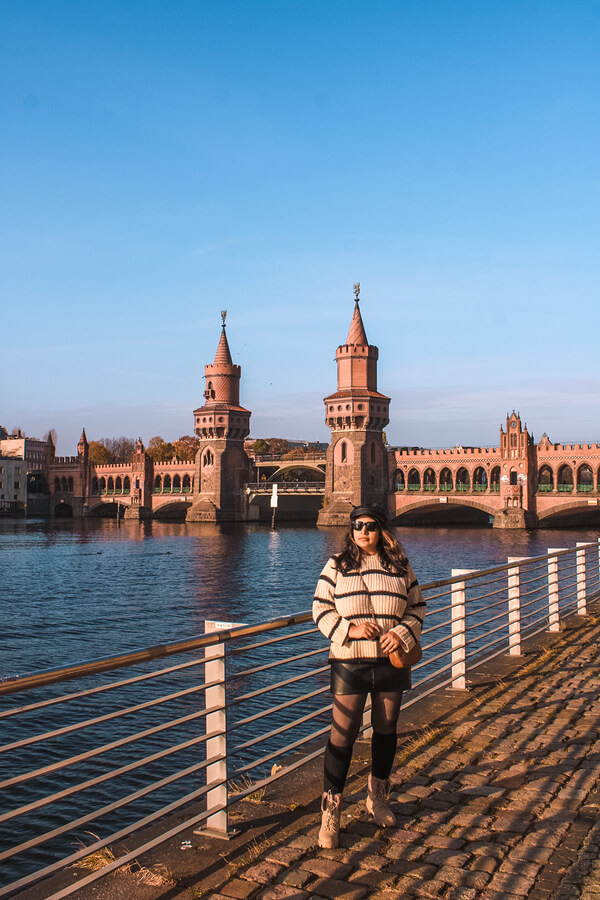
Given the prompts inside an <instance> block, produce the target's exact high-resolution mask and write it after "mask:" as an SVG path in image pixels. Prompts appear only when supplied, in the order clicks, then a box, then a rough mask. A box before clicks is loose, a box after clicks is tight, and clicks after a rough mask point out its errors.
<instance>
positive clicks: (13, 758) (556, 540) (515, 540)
mask: <svg viewBox="0 0 600 900" xmlns="http://www.w3.org/2000/svg"><path fill="white" fill-rule="evenodd" d="M343 534H344V532H343V530H340V529H317V528H315V527H310V526H304V525H302V526H300V525H296V526H295V525H292V524H286V525H282V526H280V527H278V528H277V529H276V530H271V529H270V528H268V527H266V526H263V525H238V526H213V525H205V524H190V525H186V524H184V523H168V522H157V521H150V522H141V523H140V522H130V521H123V522H122V523H121V526H120V527H119V526H118V525H117V523H116V522H115V521H114V520H96V519H93V520H92V519H90V520H81V521H77V520H59V521H53V520H33V519H31V520H23V519H20V520H7V519H4V520H2V519H0V610H1V615H0V678H6V677H11V676H16V675H23V674H25V673H28V672H32V671H35V670H40V669H49V668H55V667H59V666H64V665H68V664H73V663H76V662H81V661H85V660H89V659H93V658H97V657H103V656H111V655H116V654H119V653H123V652H126V651H128V650H133V649H136V648H141V647H149V646H153V645H156V644H162V643H165V642H168V641H176V640H182V639H185V638H189V637H192V636H194V635H198V634H201V633H203V632H204V621H205V620H206V619H217V620H224V621H227V622H246V623H258V622H261V621H265V620H268V619H272V618H275V617H277V616H280V615H286V614H292V613H296V612H303V611H308V610H309V609H310V606H311V601H312V594H313V590H314V586H315V583H316V580H317V577H318V574H319V571H320V569H321V567H322V565H323V564H324V563H325V561H326V560H327V558H328V557H329V556H330V555H331V554H332V553H334V552H336V550H338V549H339V547H340V544H341V540H342V538H343ZM397 534H398V537H399V539H400V540H401V541H402V543H403V544H404V547H405V549H406V552H407V555H408V557H409V559H410V560H411V562H412V564H413V567H414V569H415V571H416V573H417V576H418V577H419V580H420V581H421V583H426V582H429V581H433V580H436V579H440V578H447V577H450V574H451V569H452V568H466V569H483V568H486V567H488V566H493V565H499V564H503V563H505V562H506V560H507V557H509V556H537V555H542V554H544V553H546V552H547V549H548V547H554V548H556V547H565V548H566V547H572V546H574V544H575V542H576V541H595V540H597V532H595V531H592V530H589V529H577V530H575V529H573V530H547V531H535V532H525V531H494V530H493V529H491V528H477V529H475V528H405V529H397ZM431 617H432V618H431V620H434V617H435V611H434V610H432V611H431ZM310 640H312V641H314V642H317V643H318V642H319V641H320V643H321V644H324V642H323V641H321V640H320V636H318V635H317V636H314V635H313V636H311V638H310ZM313 646H314V645H313ZM302 649H305V648H302ZM260 652H261V651H259V656H258V657H257V661H258V662H261V661H264V659H262V658H260ZM268 652H272V651H268ZM233 662H234V663H235V659H234V660H233ZM324 662H325V660H324V659H323V660H322V661H321V662H320V663H318V665H322V664H323V663H324ZM162 665H164V662H163V663H162ZM197 671H198V670H197V669H191V670H189V671H188V670H186V672H185V673H183V674H181V673H180V674H178V675H177V676H176V677H173V678H171V680H170V682H169V684H168V687H169V690H179V689H181V688H182V687H183V688H186V687H188V686H189V685H190V684H193V683H194V679H195V680H196V683H198V678H199V675H198V674H196V673H197ZM233 671H240V669H235V668H234V669H233ZM132 672H133V670H132V669H129V670H124V671H122V672H121V673H116V674H114V673H109V674H108V675H106V676H101V679H102V678H104V683H106V682H108V681H110V680H111V679H112V680H114V679H115V678H125V677H127V676H128V675H130V674H131V673H132ZM288 674H289V673H288ZM267 677H268V676H265V675H263V674H261V675H258V676H254V677H253V678H252V679H250V680H247V679H246V682H245V684H244V690H256V689H260V688H262V687H263V684H264V679H265V678H267ZM274 677H275V678H277V677H281V676H277V675H275V676H274ZM319 677H321V676H319ZM186 679H187V680H186ZM323 679H325V676H323ZM96 683H97V682H93V681H92V680H90V681H89V682H88V683H87V684H86V683H84V684H83V686H92V685H93V684H96ZM323 684H326V679H325V680H323ZM145 685H146V682H144V683H143V684H142V685H135V686H134V687H128V688H126V689H125V690H124V691H123V693H122V694H119V692H115V691H111V692H110V694H109V695H106V694H99V695H97V698H95V699H94V700H93V701H92V703H91V707H89V708H88V707H85V708H84V706H83V705H82V706H81V707H80V706H79V705H78V704H79V701H75V702H70V703H67V704H61V706H59V707H52V706H51V707H48V708H47V709H42V710H39V711H35V712H33V713H28V714H26V715H25V716H18V717H14V718H12V717H11V718H7V719H4V720H3V721H0V729H1V739H0V744H3V743H5V742H9V741H15V740H21V739H24V738H28V737H29V736H30V735H31V734H32V733H34V734H36V733H40V732H44V731H51V730H54V729H55V728H57V727H59V726H63V725H68V724H69V723H71V722H77V721H80V719H81V717H82V716H84V717H85V716H90V715H96V714H102V713H104V712H105V711H106V709H111V708H120V707H126V706H127V707H128V706H131V705H135V704H137V703H139V702H143V701H144V700H146V699H147V697H148V695H147V694H145V693H144V691H145V690H146V687H145ZM77 687H80V685H79V684H77ZM73 689H74V687H72V686H70V685H67V686H66V687H61V686H58V687H55V688H51V689H46V694H44V692H42V694H40V692H39V691H38V692H35V696H32V697H31V698H30V697H29V696H28V697H27V698H25V696H19V695H14V696H12V697H8V698H5V699H4V700H2V701H0V710H2V709H9V710H10V709H12V708H14V707H17V706H20V705H22V704H23V703H25V702H30V700H33V699H35V700H39V699H45V698H47V697H51V696H55V695H56V694H60V693H61V691H62V692H64V691H65V690H73ZM119 690H120V689H119ZM290 690H291V691H292V693H293V689H286V691H285V692H284V694H283V696H282V699H284V700H288V699H289V697H290V696H291V694H290ZM303 690H305V688H304V687H303V683H301V684H300V686H299V687H298V691H299V692H300V691H303ZM198 696H199V695H197V694H193V695H191V699H188V700H187V701H186V703H187V705H186V703H182V706H181V709H180V710H177V712H176V713H175V714H182V715H185V714H187V713H188V712H189V711H190V710H192V711H193V710H196V709H197V708H198V704H199V699H198ZM272 702H273V703H275V702H278V701H276V699H274V700H273V701H272ZM315 702H317V701H315ZM318 702H319V704H321V705H322V704H323V702H327V700H326V698H325V699H324V698H323V696H321V698H320V699H319V701H318ZM107 703H108V704H109V706H108V707H107V706H106V705H104V706H103V704H107ZM94 704H95V705H94ZM110 704H112V705H110ZM251 711H252V710H251ZM161 715H162V716H163V717H164V716H165V715H166V713H164V712H162V708H161V707H158V708H154V709H152V710H144V712H143V713H140V714H139V715H138V717H137V718H136V717H135V716H128V717H127V722H125V721H124V720H123V719H118V720H116V721H114V722H111V723H108V724H105V725H102V726H99V727H93V728H87V729H85V730H83V731H78V732H74V733H72V734H70V735H67V736H65V737H64V739H60V738H59V739H53V740H52V741H44V742H41V743H40V744H37V745H34V746H32V747H26V748H23V749H21V750H20V751H19V752H18V753H16V754H15V753H5V754H0V781H1V780H2V779H4V778H11V777H13V776H14V775H16V774H18V773H19V772H21V771H23V770H28V769H30V768H31V769H37V768H38V767H40V766H44V765H46V764H47V761H48V759H51V760H60V759H62V758H66V757H68V756H70V755H72V754H74V753H78V752H85V750H86V749H87V747H88V746H98V745H100V744H102V743H104V742H106V741H112V740H115V739H118V738H119V737H121V736H123V735H124V734H126V729H127V728H130V729H133V730H134V731H135V729H138V730H142V729H144V728H147V727H149V726H150V725H153V724H160V722H161ZM274 718H275V721H276V722H277V717H276V716H275V717H274ZM324 722H325V723H326V717H323V719H322V720H313V721H312V722H311V723H309V725H307V728H309V729H313V728H314V727H316V726H317V725H321V724H323V723H324ZM198 728H199V725H198V720H194V722H193V723H191V724H186V725H185V726H183V727H182V728H181V729H180V730H179V731H178V732H177V735H175V733H171V732H166V733H164V734H162V733H161V734H160V735H155V736H152V737H151V738H149V740H148V742H147V744H146V745H141V747H140V746H138V745H137V744H135V745H133V746H132V747H129V746H126V747H123V748H121V749H119V751H118V752H117V751H115V752H112V751H111V752H110V753H106V754H103V755H102V756H101V757H96V758H95V759H94V760H90V761H89V763H86V764H84V765H81V764H79V765H77V766H75V767H73V768H72V769H66V770H61V772H60V775H58V776H57V774H54V775H52V774H50V775H48V776H42V777H39V778H37V779H36V780H34V781H31V782H28V783H26V784H24V785H21V786H18V787H16V788H14V789H10V790H9V791H7V792H6V793H5V803H6V807H5V808H7V809H12V808H16V807H18V806H19V805H20V804H22V803H29V802H32V801H37V800H38V798H40V797H45V796H46V795H47V794H49V793H52V792H53V791H56V790H57V787H58V786H59V785H60V787H61V788H64V787H65V786H68V785H70V784H73V785H75V784H77V783H78V782H79V781H80V780H81V779H84V778H92V777H96V776H98V775H102V773H105V772H110V771H114V769H115V768H117V767H119V766H122V765H127V764H130V763H132V761H134V760H135V759H136V753H137V754H138V757H137V758H139V756H141V755H143V754H144V753H154V752H156V751H160V750H161V749H164V748H165V747H168V746H169V741H171V742H173V741H175V740H178V741H186V740H188V739H190V738H194V737H197V735H198V733H199V731H198ZM253 728H256V726H253ZM234 731H235V729H234ZM309 733H311V731H310V730H308V731H306V734H309ZM252 737H253V731H252V728H250V729H249V731H248V732H247V733H246V734H244V733H243V732H242V731H239V732H236V738H237V739H238V740H240V741H241V739H242V738H243V739H247V738H252ZM278 746H279V747H281V746H282V745H281V744H279V745H278ZM276 749H277V747H276ZM186 754H187V755H186ZM198 759H199V749H198V747H197V745H196V746H195V747H194V748H192V750H190V751H189V752H188V751H186V753H183V754H181V757H180V761H178V765H181V767H182V768H184V767H185V766H187V765H190V764H194V763H197V762H198ZM240 760H241V762H242V763H243V762H245V761H247V760H246V759H245V758H244V757H243V755H242V756H241V757H239V759H238V762H240ZM173 765H174V760H173V758H172V757H168V758H167V760H166V761H163V762H162V763H160V764H156V766H155V768H154V769H153V770H150V769H149V771H148V777H149V778H151V777H153V778H164V777H165V775H167V774H169V772H170V771H172V767H173ZM139 778H140V776H139V775H137V774H136V773H135V772H134V773H130V774H129V775H127V776H126V777H123V779H121V780H120V781H119V782H115V783H113V782H112V781H109V782H106V783H105V784H104V785H103V786H102V788H101V789H95V790H92V791H87V792H86V793H85V795H79V794H75V795H74V796H73V797H72V798H71V799H70V800H68V801H65V802H62V801H60V802H55V803H53V804H52V805H50V806H45V807H43V808H41V809H39V810H37V811H36V812H35V813H32V814H29V815H28V816H25V817H24V818H22V819H17V820H14V821H13V822H9V823H6V824H7V825H8V829H7V828H6V826H4V828H5V831H4V836H2V834H1V830H2V827H3V826H2V825H0V848H1V847H2V845H4V847H7V846H13V845H14V843H15V842H19V841H20V840H26V839H28V838H29V837H30V835H31V834H32V833H34V834H35V833H38V832H40V830H41V831H44V830H48V829H50V828H54V827H56V826H57V825H60V823H61V822H62V821H64V820H65V818H66V820H67V821H68V820H69V819H72V818H77V817H78V816H79V815H81V814H82V812H83V813H84V814H85V812H86V811H88V810H90V809H91V810H96V809H99V808H101V807H103V805H104V804H106V803H107V802H112V801H114V800H115V799H118V798H119V797H123V796H128V795H129V794H130V793H131V792H132V791H135V790H137V789H138V788H139V786H140V784H141V781H140V780H139ZM188 781H189V785H187V786H186V784H185V783H182V784H177V785H175V786H174V787H170V788H168V789H164V790H163V792H162V795H161V796H160V797H159V798H158V800H157V802H158V801H160V802H159V803H158V806H157V807H156V808H160V805H161V804H165V803H168V802H171V801H172V800H173V799H174V798H177V796H183V795H184V793H185V791H186V790H190V789H195V788H197V787H198V777H197V776H195V777H194V778H190V779H188ZM178 791H179V794H178V793H177V792H178ZM147 812H148V800H147V799H142V800H141V801H140V802H137V803H132V804H130V805H129V806H128V807H127V808H126V809H121V810H119V811H116V812H114V813H112V814H110V815H108V816H103V817H101V818H100V819H99V820H97V821H92V822H90V823H86V825H85V826H82V827H81V828H80V829H79V832H76V834H75V835H73V834H68V835H63V836H60V837H58V838H57V839H56V840H55V841H54V842H53V843H52V844H51V845H50V846H49V847H46V848H43V847H42V848H38V849H37V850H32V851H31V852H29V854H28V855H27V856H26V858H25V859H24V860H21V861H20V862H18V863H15V864H11V863H8V864H7V865H5V866H4V868H3V873H2V876H1V877H0V883H2V882H4V883H6V880H5V879H8V880H11V878H13V877H15V876H16V875H18V874H23V873H24V872H27V871H29V870H30V869H33V868H36V867H39V865H40V864H41V863H46V862H49V861H51V860H52V859H55V858H60V857H61V855H63V854H65V853H68V852H70V851H72V849H73V840H74V837H80V838H82V839H86V838H85V831H90V830H91V831H94V832H95V833H97V834H100V835H109V834H111V833H112V832H113V831H115V830H117V829H118V828H121V827H123V825H127V824H128V823H130V822H135V821H137V820H138V819H139V818H141V817H143V816H144V815H146V814H147ZM88 840H89V839H88Z"/></svg>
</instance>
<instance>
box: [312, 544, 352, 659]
mask: <svg viewBox="0 0 600 900" xmlns="http://www.w3.org/2000/svg"><path fill="white" fill-rule="evenodd" d="M337 575H338V569H337V566H336V564H335V560H334V559H333V558H332V559H330V560H329V561H328V562H327V564H326V566H325V568H324V569H323V571H322V572H321V574H320V576H319V580H318V582H317V587H316V589H315V599H314V601H313V608H312V615H313V619H314V622H315V625H316V626H317V627H318V629H319V631H320V632H321V633H322V634H324V635H325V637H326V638H327V639H328V640H330V641H332V642H333V643H336V644H343V643H345V641H347V640H348V632H349V631H350V622H349V621H348V620H347V619H344V618H342V616H340V614H339V612H338V611H337V609H336V606H335V585H336V582H337Z"/></svg>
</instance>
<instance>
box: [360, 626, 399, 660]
mask: <svg viewBox="0 0 600 900" xmlns="http://www.w3.org/2000/svg"><path fill="white" fill-rule="evenodd" d="M348 637H349V638H351V639H352V640H354V641H360V640H362V641H375V640H377V638H379V643H380V644H381V649H382V650H383V652H384V653H385V654H388V653H391V652H392V651H393V650H396V649H397V648H398V647H399V646H400V638H399V637H398V635H397V634H396V633H395V632H394V631H386V632H384V633H383V634H382V632H381V628H380V627H379V625H376V624H375V622H363V623H362V624H361V625H354V624H352V625H350V628H349V629H348Z"/></svg>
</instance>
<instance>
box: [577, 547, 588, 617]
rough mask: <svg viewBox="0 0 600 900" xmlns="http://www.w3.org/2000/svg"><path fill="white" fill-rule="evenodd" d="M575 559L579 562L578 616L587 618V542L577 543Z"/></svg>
mask: <svg viewBox="0 0 600 900" xmlns="http://www.w3.org/2000/svg"><path fill="white" fill-rule="evenodd" d="M575 546H576V547H577V550H576V551H575V559H576V560H577V566H576V572H577V615H578V616H587V584H586V577H585V548H586V547H588V546H589V544H588V543H587V542H585V543H582V542H579V541H578V542H577V543H576V544H575Z"/></svg>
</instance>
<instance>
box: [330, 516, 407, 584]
mask: <svg viewBox="0 0 600 900" xmlns="http://www.w3.org/2000/svg"><path fill="white" fill-rule="evenodd" d="M377 552H378V554H379V559H380V560H381V565H382V566H383V568H384V569H386V570H387V571H388V572H394V573H395V574H396V575H402V576H404V577H405V576H406V575H407V574H408V559H407V558H406V554H405V553H404V550H403V549H402V545H401V544H399V543H398V540H397V538H396V535H395V534H394V533H393V532H392V531H390V529H389V528H386V527H385V526H384V525H380V526H379V544H378V545H377ZM360 556H361V553H360V547H357V545H356V544H355V543H354V541H353V540H352V531H348V534H347V535H346V539H345V541H344V546H343V548H342V551H341V553H338V554H337V556H336V557H335V561H336V564H337V567H338V569H339V570H340V572H341V573H342V575H347V574H348V572H351V571H356V569H358V568H360Z"/></svg>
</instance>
